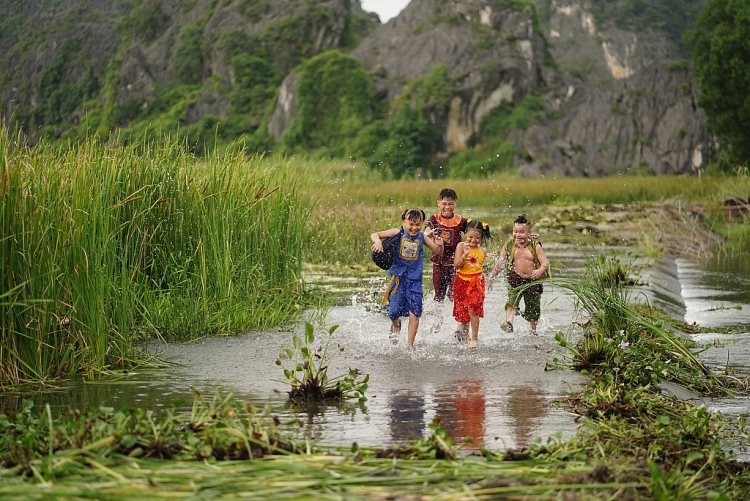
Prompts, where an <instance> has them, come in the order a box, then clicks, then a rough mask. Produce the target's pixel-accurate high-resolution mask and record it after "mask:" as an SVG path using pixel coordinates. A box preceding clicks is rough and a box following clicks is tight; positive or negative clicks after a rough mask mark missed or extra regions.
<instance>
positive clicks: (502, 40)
mask: <svg viewBox="0 0 750 501" xmlns="http://www.w3.org/2000/svg"><path fill="white" fill-rule="evenodd" d="M496 3H497V2H493V1H490V0H464V1H451V0H447V1H439V2H437V1H435V0H412V2H411V3H410V4H409V5H408V6H407V7H406V8H405V9H404V10H403V11H402V12H401V14H400V15H399V16H398V17H396V18H394V19H391V20H390V21H389V22H388V23H386V24H384V25H382V26H380V27H379V28H377V29H375V30H374V31H373V32H372V33H371V34H370V35H369V36H368V37H367V38H365V39H364V40H363V41H362V43H361V44H360V46H359V47H357V49H356V50H354V51H353V52H352V55H353V56H354V57H356V58H358V59H360V60H361V61H362V63H363V64H364V66H365V68H366V69H367V70H369V71H375V72H376V73H377V78H375V79H374V80H375V84H376V88H375V94H376V95H386V96H387V97H388V99H389V100H391V101H392V100H393V99H395V98H396V96H397V95H398V94H399V93H400V92H401V91H402V90H403V88H404V85H405V82H408V81H410V80H413V79H414V78H417V77H419V76H422V75H424V74H426V73H427V72H428V71H429V70H430V69H432V68H434V67H435V66H436V65H438V64H445V65H446V66H447V67H448V68H449V70H448V77H449V78H451V79H452V80H453V81H454V93H453V97H452V99H451V101H450V106H449V108H448V109H447V110H438V109H430V110H425V111H427V112H428V114H427V116H430V117H431V118H432V120H433V121H434V122H435V123H437V124H438V125H439V126H441V127H442V128H443V130H444V136H445V141H446V149H447V150H448V151H457V150H462V149H465V148H466V147H467V141H468V139H469V138H470V137H471V136H472V135H473V134H475V133H477V132H478V131H479V123H480V121H481V119H482V117H483V116H485V115H486V114H487V113H488V112H489V111H490V110H491V109H493V108H495V107H496V106H498V105H499V104H500V103H501V102H503V101H506V102H514V101H516V100H518V99H521V98H522V97H523V96H525V95H526V94H528V93H529V92H532V91H533V90H534V89H535V88H537V87H538V86H539V85H541V84H543V83H544V80H545V76H547V77H549V76H550V75H551V70H549V69H548V68H545V67H544V54H545V42H544V39H543V38H542V36H541V35H540V34H539V33H536V32H535V30H534V26H533V12H532V10H531V9H530V8H528V7H526V8H524V9H523V10H520V11H512V10H508V9H501V10H500V9H497V8H495V7H494V5H495V4H496Z"/></svg>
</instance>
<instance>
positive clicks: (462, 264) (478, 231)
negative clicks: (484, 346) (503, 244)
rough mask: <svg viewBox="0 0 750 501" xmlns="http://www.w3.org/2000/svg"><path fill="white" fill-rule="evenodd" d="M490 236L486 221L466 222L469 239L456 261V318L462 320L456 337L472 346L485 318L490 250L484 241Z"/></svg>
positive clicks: (461, 244) (460, 248)
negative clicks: (486, 262) (484, 247)
mask: <svg viewBox="0 0 750 501" xmlns="http://www.w3.org/2000/svg"><path fill="white" fill-rule="evenodd" d="M490 238H491V236H490V227H489V226H487V224H486V223H483V222H481V221H476V220H471V219H470V220H469V222H468V224H467V225H466V241H465V242H461V243H459V244H458V246H457V247H456V255H455V258H454V261H453V262H454V265H455V266H456V279H455V282H454V284H453V318H455V319H456V322H458V330H457V331H456V339H457V340H458V341H464V342H466V346H468V347H469V348H476V347H477V344H478V343H479V319H480V318H484V296H485V293H484V273H483V272H482V266H483V265H484V260H485V258H486V257H487V252H486V251H485V250H484V249H483V248H482V247H481V246H480V244H482V243H483V242H484V241H486V240H488V239H490ZM469 325H471V338H470V337H469Z"/></svg>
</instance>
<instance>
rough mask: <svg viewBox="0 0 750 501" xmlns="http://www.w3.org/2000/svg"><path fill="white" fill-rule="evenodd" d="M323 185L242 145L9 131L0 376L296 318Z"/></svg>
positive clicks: (2, 186)
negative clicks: (26, 141)
mask: <svg viewBox="0 0 750 501" xmlns="http://www.w3.org/2000/svg"><path fill="white" fill-rule="evenodd" d="M314 185H315V182H314V181H311V180H310V179H309V177H308V171H307V170H306V169H305V168H304V166H300V165H297V164H295V163H293V162H292V161H270V160H266V159H262V158H251V159H248V158H247V157H246V156H245V154H244V152H242V151H239V150H237V151H234V152H227V153H225V154H222V155H215V156H209V157H207V158H204V159H201V160H197V159H196V158H195V157H193V156H192V155H190V154H188V153H187V152H186V150H185V148H184V147H183V145H182V144H180V143H178V142H176V141H173V140H169V139H166V140H163V141H148V142H143V143H137V142H136V143H132V144H131V145H129V146H119V145H116V144H115V143H114V142H112V143H110V144H104V143H102V142H100V141H98V140H96V139H89V140H86V141H83V142H82V143H81V144H77V145H71V146H70V147H68V148H65V149H55V148H50V147H48V146H46V145H45V144H44V143H42V144H39V145H37V146H36V147H33V148H28V147H26V146H24V145H23V144H22V142H21V137H13V136H11V135H9V133H8V131H6V130H0V196H1V197H2V198H0V235H1V236H0V258H1V259H2V263H3V275H2V283H1V284H0V385H2V384H6V383H8V382H13V381H18V380H44V379H47V378H50V377H57V376H60V375H68V374H74V373H81V372H90V371H98V370H102V369H104V368H107V367H109V368H114V367H121V366H123V365H126V364H127V363H128V362H129V361H131V360H133V359H135V358H136V357H137V353H136V346H137V343H138V342H139V341H141V340H142V339H144V337H145V336H149V335H161V336H170V337H178V338H191V337H196V336H203V335H209V334H222V333H231V332H237V331H242V330H248V329H252V328H258V329H261V328H267V327H271V326H276V325H279V324H281V323H283V322H285V321H288V320H290V319H292V318H294V317H295V316H296V315H297V313H298V312H299V311H300V310H301V309H302V307H303V305H302V295H303V290H302V286H301V282H300V280H299V278H300V274H301V267H302V245H303V237H304V235H305V232H304V229H305V226H306V221H307V218H308V215H309V211H310V209H311V207H312V205H313V200H314V195H312V194H311V192H312V191H313V190H312V189H311V186H314ZM302 186H305V189H304V190H303V189H302Z"/></svg>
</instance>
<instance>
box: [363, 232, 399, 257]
mask: <svg viewBox="0 0 750 501" xmlns="http://www.w3.org/2000/svg"><path fill="white" fill-rule="evenodd" d="M400 231H401V228H391V229H390V230H383V231H376V232H375V233H371V234H370V240H372V250H373V251H374V252H383V242H382V241H381V240H380V239H381V238H388V237H392V236H393V235H398V233H399V232H400Z"/></svg>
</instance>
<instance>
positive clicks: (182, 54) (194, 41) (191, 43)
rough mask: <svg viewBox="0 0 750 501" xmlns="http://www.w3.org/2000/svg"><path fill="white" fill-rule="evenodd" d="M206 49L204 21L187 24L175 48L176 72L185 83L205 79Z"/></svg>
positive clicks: (198, 81)
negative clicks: (204, 62)
mask: <svg viewBox="0 0 750 501" xmlns="http://www.w3.org/2000/svg"><path fill="white" fill-rule="evenodd" d="M204 51H205V47H204V43H203V24H202V22H200V21H198V22H195V23H191V24H187V25H185V26H184V27H183V28H182V30H181V31H180V38H179V41H178V43H177V46H176V47H175V49H174V69H175V73H176V74H177V77H178V78H179V79H180V80H181V81H182V82H183V83H187V84H193V83H200V82H201V81H202V80H203V61H204V59H205V57H204Z"/></svg>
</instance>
